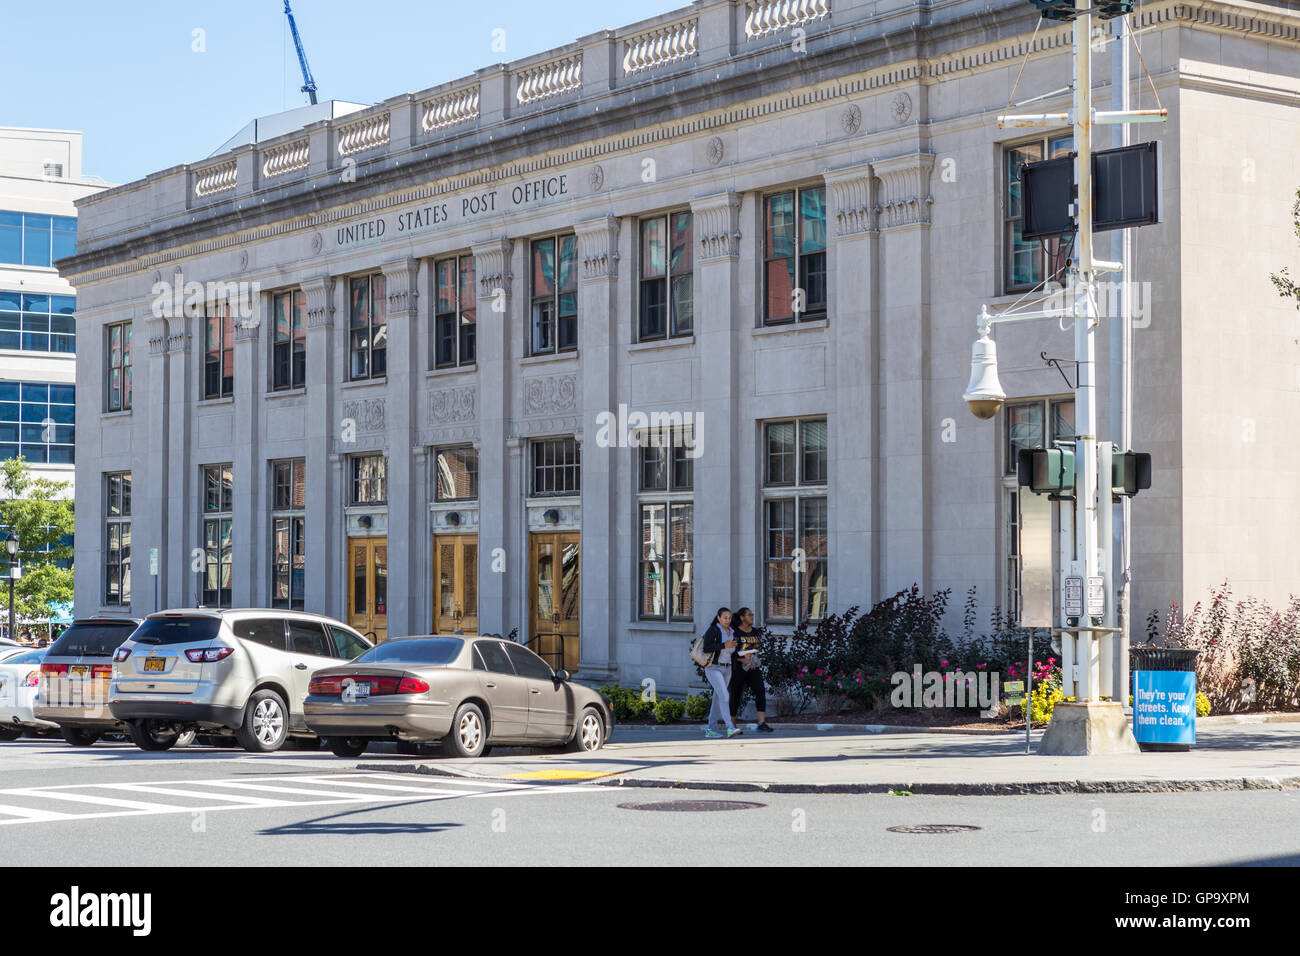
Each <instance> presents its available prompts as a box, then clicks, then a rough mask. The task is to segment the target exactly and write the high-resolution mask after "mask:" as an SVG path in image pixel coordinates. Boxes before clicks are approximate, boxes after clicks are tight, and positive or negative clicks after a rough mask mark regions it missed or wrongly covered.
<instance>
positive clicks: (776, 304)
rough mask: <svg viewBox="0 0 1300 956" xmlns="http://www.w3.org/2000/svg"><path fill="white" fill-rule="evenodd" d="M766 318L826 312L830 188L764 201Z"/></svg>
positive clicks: (791, 318) (774, 322)
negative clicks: (827, 224) (827, 223)
mask: <svg viewBox="0 0 1300 956" xmlns="http://www.w3.org/2000/svg"><path fill="white" fill-rule="evenodd" d="M763 222H764V242H763V301H764V309H763V321H764V324H767V325H779V324H781V323H783V322H798V321H802V320H804V319H811V318H825V316H826V187H825V186H814V187H809V188H805V189H792V190H789V191H787V192H782V193H776V194H775V195H772V196H768V197H766V198H765V199H764V200H763Z"/></svg>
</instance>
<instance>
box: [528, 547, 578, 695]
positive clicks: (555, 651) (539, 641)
mask: <svg viewBox="0 0 1300 956" xmlns="http://www.w3.org/2000/svg"><path fill="white" fill-rule="evenodd" d="M547 544H549V545H550V547H551V555H552V556H553V557H554V558H555V559H557V560H556V562H555V564H553V565H552V574H555V573H557V572H556V568H557V567H558V574H559V575H560V578H561V580H559V581H552V591H551V608H552V613H551V614H549V615H546V616H544V617H543V616H542V615H541V613H540V608H539V601H538V597H539V590H540V589H539V584H540V581H539V579H538V573H539V556H540V553H541V549H542V546H543V545H547ZM567 546H572V547H573V548H574V549H575V551H574V558H575V563H576V567H575V568H574V574H575V576H576V580H575V581H574V582H573V584H574V588H573V595H572V607H571V613H570V614H567V615H562V614H561V613H560V611H561V610H562V609H561V608H560V607H559V604H558V602H559V601H560V600H561V599H562V598H563V597H564V586H563V580H562V579H563V574H564V549H565V547H567ZM528 567H529V574H528V623H529V627H528V635H529V641H528V646H529V649H530V650H532V651H533V652H534V653H535V654H537V655H538V656H539V657H541V658H542V659H543V660H544V661H546V663H548V664H550V665H551V667H552V668H554V669H556V670H559V669H560V668H564V669H565V670H567V671H570V672H572V671H575V670H577V669H578V662H579V659H580V650H581V646H580V640H579V634H580V625H581V612H582V551H581V535H580V533H579V532H577V531H534V532H532V533H531V534H529V536H528Z"/></svg>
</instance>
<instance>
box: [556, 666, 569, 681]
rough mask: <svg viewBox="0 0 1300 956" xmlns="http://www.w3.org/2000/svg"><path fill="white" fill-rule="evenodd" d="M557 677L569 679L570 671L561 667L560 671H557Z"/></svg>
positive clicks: (557, 678) (563, 679)
mask: <svg viewBox="0 0 1300 956" xmlns="http://www.w3.org/2000/svg"><path fill="white" fill-rule="evenodd" d="M555 679H556V680H562V681H567V680H568V679H569V672H568V671H566V670H565V669H564V668H560V669H559V670H558V671H556V672H555Z"/></svg>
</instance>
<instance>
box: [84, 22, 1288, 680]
mask: <svg viewBox="0 0 1300 956" xmlns="http://www.w3.org/2000/svg"><path fill="white" fill-rule="evenodd" d="M1134 23H1135V28H1136V29H1138V30H1140V31H1141V32H1140V34H1139V36H1140V39H1141V43H1142V53H1143V56H1142V58H1141V60H1142V62H1144V64H1145V68H1146V69H1147V70H1149V71H1150V75H1151V84H1150V85H1148V84H1147V80H1146V77H1145V75H1144V74H1143V73H1142V72H1141V71H1140V69H1139V67H1138V65H1137V63H1138V58H1135V65H1134V77H1133V78H1134V80H1135V81H1136V80H1138V79H1141V81H1142V87H1141V89H1142V93H1141V94H1140V98H1139V105H1141V106H1144V107H1148V106H1151V105H1154V104H1153V102H1152V97H1153V96H1157V95H1158V97H1159V100H1160V103H1161V104H1162V105H1163V106H1165V107H1167V108H1168V109H1169V111H1170V116H1169V121H1168V123H1167V124H1165V125H1163V126H1161V127H1150V126H1147V127H1142V128H1141V130H1140V134H1139V135H1140V136H1152V137H1154V138H1155V139H1156V140H1157V141H1158V142H1159V152H1160V164H1161V165H1160V169H1161V181H1160V189H1161V193H1160V199H1161V210H1162V215H1161V222H1160V223H1159V224H1157V225H1153V226H1148V227H1146V228H1144V229H1142V230H1141V231H1140V234H1138V235H1137V236H1136V237H1135V268H1134V275H1133V278H1135V279H1136V280H1137V281H1138V282H1139V285H1138V287H1137V298H1138V305H1139V310H1140V313H1139V320H1138V325H1139V331H1137V332H1136V333H1135V367H1136V370H1137V371H1136V376H1135V378H1136V383H1137V387H1136V393H1135V400H1134V406H1135V426H1134V436H1135V437H1134V445H1135V447H1137V448H1141V449H1144V450H1147V451H1150V452H1151V453H1152V454H1153V456H1154V458H1155V462H1156V466H1155V471H1156V479H1155V483H1154V485H1153V487H1152V488H1151V490H1150V491H1147V492H1144V493H1143V494H1142V495H1141V496H1140V497H1139V498H1138V499H1137V501H1136V502H1135V504H1134V506H1133V515H1134V569H1135V590H1134V596H1133V608H1134V614H1135V616H1140V615H1141V614H1143V613H1144V612H1145V611H1146V610H1147V609H1148V608H1152V607H1162V606H1164V605H1166V604H1167V603H1168V602H1169V601H1170V600H1178V601H1182V600H1184V599H1185V598H1194V597H1195V596H1197V595H1198V594H1199V592H1200V591H1201V589H1202V588H1203V587H1205V586H1206V585H1208V584H1211V583H1213V582H1215V581H1218V580H1222V579H1223V578H1225V577H1228V578H1231V579H1232V580H1233V582H1234V585H1235V586H1236V587H1237V589H1238V591H1240V592H1250V593H1256V594H1260V595H1262V596H1265V597H1270V598H1274V599H1276V598H1277V597H1279V596H1281V595H1284V594H1285V593H1286V592H1287V591H1288V590H1289V589H1293V588H1294V582H1295V581H1296V580H1297V571H1300V561H1298V560H1297V557H1296V554H1295V549H1294V548H1293V547H1292V540H1293V538H1294V533H1295V529H1296V519H1297V515H1300V507H1298V506H1297V504H1296V502H1295V499H1294V496H1293V494H1292V491H1291V488H1292V487H1293V484H1294V480H1295V478H1296V472H1297V465H1298V464H1300V455H1298V454H1297V451H1296V447H1295V445H1294V443H1290V442H1288V441H1287V439H1288V437H1289V433H1290V431H1291V429H1290V428H1289V425H1290V424H1291V423H1293V422H1295V421H1297V420H1300V394H1298V392H1297V387H1298V385H1300V377H1298V376H1297V368H1300V351H1298V349H1297V345H1296V340H1295V338H1294V330H1293V323H1294V322H1295V315H1294V313H1293V311H1292V310H1291V308H1290V307H1289V306H1288V305H1287V304H1286V303H1284V302H1282V301H1281V300H1279V299H1278V298H1277V296H1276V294H1275V293H1274V291H1273V290H1272V288H1271V286H1270V284H1269V281H1268V274H1269V272H1270V271H1276V270H1277V269H1278V268H1280V267H1282V266H1285V265H1288V264H1290V265H1291V266H1292V267H1293V268H1294V267H1295V266H1296V264H1297V255H1296V246H1295V245H1294V243H1293V240H1292V237H1291V234H1290V216H1289V210H1290V205H1291V197H1292V196H1293V194H1294V192H1295V190H1296V188H1297V186H1300V161H1298V160H1297V156H1298V155H1300V152H1298V151H1297V149H1296V147H1297V145H1300V143H1298V141H1297V129H1298V128H1300V127H1298V124H1300V80H1297V77H1300V16H1297V14H1296V13H1295V12H1294V11H1292V10H1290V9H1288V8H1287V5H1285V4H1280V3H1236V2H1234V3H1215V2H1200V3H1198V2H1192V3H1169V2H1148V3H1146V4H1144V5H1143V6H1142V8H1141V11H1140V13H1139V14H1138V15H1136V16H1135V18H1134ZM1036 26H1038V21H1037V15H1036V14H1035V13H1034V12H1033V10H1032V8H1031V7H1030V6H1029V5H1028V4H1026V3H1023V2H1018V0H1017V2H1012V0H994V2H992V3H990V2H987V0H981V2H979V3H976V2H973V0H972V2H966V0H955V2H952V3H947V4H942V5H937V4H931V3H917V2H903V0H879V2H875V0H795V2H787V0H780V2H768V0H749V2H739V0H700V2H697V3H695V4H693V5H691V6H690V7H687V8H684V9H680V10H676V11H673V12H671V13H667V14H665V15H663V16H661V17H657V18H654V19H652V20H649V21H645V22H642V23H639V24H635V25H633V26H631V27H627V28H624V29H620V30H615V31H606V32H602V33H598V34H594V35H592V36H588V37H584V38H582V39H580V40H578V41H576V42H574V43H572V44H570V45H568V46H566V47H564V48H562V49H557V50H551V51H548V52H546V53H544V54H540V55H538V56H533V57H529V58H527V59H524V60H520V61H516V62H513V63H508V64H499V65H496V66H491V67H487V68H484V69H482V70H479V71H478V72H477V73H476V74H475V75H473V76H471V77H466V78H463V79H459V80H455V81H452V82H449V83H444V84H442V85H441V86H437V87H434V88H431V89H428V90H424V91H422V92H420V93H416V94H404V95H401V96H397V97H394V98H392V99H390V100H387V101H385V102H384V103H381V104H379V105H377V106H374V107H368V108H365V109H362V110H359V111H356V112H351V113H348V114H347V115H343V116H336V117H333V118H329V119H324V120H320V121H318V122H313V123H310V124H308V125H307V126H305V127H303V128H301V129H298V130H295V131H293V132H289V133H285V134H283V135H280V136H277V137H276V138H274V139H270V140H261V141H255V142H251V143H246V144H243V145H239V146H237V147H235V148H234V149H233V150H231V151H230V152H227V153H223V154H220V155H218V156H215V157H212V158H209V159H207V160H204V161H202V162H199V163H194V164H188V165H183V166H177V167H174V168H171V169H166V170H163V171H161V172H158V173H155V174H153V175H151V176H149V177H147V178H146V179H143V180H140V181H138V182H134V183H130V184H127V185H124V186H121V187H117V188H115V189H112V190H108V191H106V192H104V193H101V194H98V195H96V196H93V197H90V198H87V199H85V200H83V201H82V202H81V203H80V206H79V209H80V215H81V233H80V236H79V243H78V249H77V253H76V255H75V256H74V257H71V258H69V259H67V260H65V261H63V262H62V263H61V268H62V270H63V272H64V274H65V275H66V276H67V277H68V278H69V279H70V280H71V281H73V282H75V283H76V285H77V287H78V289H79V290H80V296H81V302H80V307H79V309H78V312H77V326H78V327H77V332H78V336H79V338H80V345H79V348H78V351H77V361H78V381H80V382H81V383H82V388H81V389H80V390H79V391H78V395H77V403H78V404H77V424H78V429H79V436H78V439H79V440H78V449H77V469H78V487H79V488H80V489H81V494H80V496H79V499H78V502H77V552H76V574H77V579H76V588H77V601H78V608H83V607H84V608H95V609H97V610H100V611H103V612H114V611H120V612H123V613H126V612H128V611H129V612H131V613H135V614H140V613H144V612H147V611H151V610H153V609H154V608H155V607H156V606H177V605H193V604H198V603H208V604H221V605H235V606H239V605H275V606H288V607H304V608H307V609H309V610H315V611H321V612H325V613H329V614H332V615H336V616H338V617H341V618H345V619H349V620H351V621H352V622H353V623H355V624H356V625H357V626H358V627H360V628H361V629H362V630H366V631H373V632H375V634H376V636H384V635H401V634H409V633H423V632H429V631H433V630H437V631H441V632H450V631H453V630H455V629H457V628H460V629H463V630H464V631H466V632H472V631H482V632H500V633H506V632H509V631H511V630H512V629H515V628H517V629H518V632H519V636H520V638H521V639H523V640H528V641H529V642H530V643H531V644H532V646H533V647H534V648H535V649H537V650H539V651H540V652H541V653H543V654H544V655H546V656H548V657H549V658H550V659H551V660H552V661H553V662H554V663H556V664H557V665H558V664H561V663H563V664H564V665H565V666H567V667H569V668H570V669H571V670H576V671H578V672H579V674H580V675H582V676H584V677H587V678H592V679H597V678H601V677H605V676H612V675H614V676H618V677H619V678H621V679H622V680H624V681H628V682H633V681H638V680H640V679H641V678H644V677H652V678H655V679H656V681H657V682H658V684H659V687H660V689H661V690H670V691H671V690H676V689H682V688H684V687H686V686H687V684H688V683H690V682H692V681H693V680H694V676H693V668H692V666H691V664H690V662H689V659H688V657H687V653H686V650H687V646H688V641H689V639H690V637H691V636H693V635H695V634H697V633H699V632H700V630H701V629H702V628H703V627H704V625H705V624H706V623H707V621H708V620H709V618H710V617H711V616H712V613H713V611H714V609H715V608H717V607H718V606H720V605H729V606H732V607H735V606H736V605H737V604H746V605H750V606H752V607H754V608H755V609H756V612H757V618H758V620H759V621H760V622H761V623H765V624H767V625H768V626H769V627H773V628H776V629H781V628H789V627H793V626H794V625H795V624H797V623H798V622H799V621H801V620H808V621H815V620H817V619H818V618H819V617H821V616H822V615H824V614H826V613H829V612H831V611H842V610H844V609H845V608H847V607H849V606H851V605H855V604H857V605H866V604H868V603H869V602H871V601H873V600H878V599H881V598H882V597H885V596H888V595H889V594H892V593H894V592H895V591H897V590H900V589H903V588H906V587H909V586H910V585H912V584H913V583H915V584H917V585H919V586H920V587H922V588H923V589H926V590H928V591H929V590H935V589H939V588H952V589H954V591H956V592H957V593H958V594H960V593H961V592H963V591H965V590H966V589H967V588H968V587H971V586H975V587H976V588H977V594H978V596H979V599H980V601H981V604H982V606H983V609H984V610H985V611H988V610H990V609H991V608H992V607H994V606H995V605H997V606H1000V607H1003V608H1005V609H1009V610H1010V611H1011V612H1012V613H1013V615H1015V614H1018V613H1020V612H1019V608H1020V606H1021V605H1023V604H1024V602H1025V601H1026V600H1027V597H1026V594H1025V579H1026V576H1027V574H1029V573H1030V570H1031V569H1035V570H1036V569H1037V568H1038V567H1039V565H1038V564H1037V563H1036V562H1039V561H1040V559H1042V558H1043V557H1044V556H1046V560H1047V561H1048V563H1049V566H1050V553H1051V534H1052V529H1051V527H1050V515H1045V514H1044V513H1042V511H1041V509H1040V508H1039V507H1037V506H1038V502H1032V503H1031V502H1021V501H1020V500H1019V496H1018V495H1017V490H1016V488H1015V487H1014V481H1013V480H1011V479H1009V478H1008V475H1009V474H1010V471H1009V469H1010V468H1012V467H1014V452H1015V450H1016V448H1017V447H1022V446H1033V445H1036V444H1039V443H1041V442H1043V441H1047V440H1050V439H1052V438H1054V437H1061V436H1068V435H1069V434H1071V433H1072V421H1073V418H1072V405H1071V404H1070V401H1069V393H1070V389H1069V387H1068V386H1067V385H1066V384H1065V383H1064V382H1063V381H1062V379H1061V376H1060V375H1059V374H1058V372H1057V371H1056V370H1055V369H1053V368H1050V367H1047V366H1046V365H1045V363H1044V362H1043V360H1042V359H1041V358H1040V353H1041V352H1046V353H1048V354H1049V355H1058V356H1059V355H1068V354H1069V352H1070V349H1071V336H1070V335H1069V334H1068V333H1063V332H1061V331H1060V330H1059V329H1057V328H1056V327H1055V326H1051V327H1047V325H1048V324H1042V323H1040V324H1038V325H1025V326H1020V327H1017V328H1015V329H1013V330H1010V331H1011V332H1014V334H1010V333H1001V332H1000V333H999V336H998V338H999V344H1000V346H1001V348H1000V357H1001V361H1002V381H1003V384H1004V385H1005V386H1006V388H1007V390H1008V393H1009V394H1011V395H1013V396H1015V398H1013V399H1010V400H1009V401H1008V405H1007V407H1006V409H1005V410H1004V411H1003V412H1002V413H1000V414H999V415H998V416H997V418H996V419H994V421H993V422H991V423H981V422H977V421H976V420H975V419H974V418H972V417H970V415H969V413H968V412H967V410H966V409H965V406H964V404H963V403H962V400H961V394H962V392H963V390H964V387H965V385H966V379H967V377H968V374H969V368H970V345H971V342H972V340H973V339H974V337H975V331H974V329H975V317H976V315H977V313H978V311H979V308H980V306H981V305H983V304H984V303H989V304H991V305H992V306H994V307H996V308H1006V307H1008V306H1010V305H1012V304H1013V303H1017V302H1020V301H1022V300H1025V301H1032V300H1033V298H1034V297H1035V296H1036V295H1040V294H1041V292H1042V283H1043V282H1044V281H1045V280H1049V279H1051V278H1052V275H1053V274H1054V272H1055V271H1057V270H1059V268H1060V267H1061V264H1062V258H1063V252H1062V250H1061V249H1059V247H1056V246H1053V245H1048V246H1047V247H1045V248H1044V247H1040V245H1039V244H1037V243H1026V242H1024V241H1023V240H1021V239H1020V238H1019V228H1020V227H1019V219H1018V217H1019V216H1020V208H1019V195H1018V189H1017V187H1016V183H1015V175H1014V171H1015V170H1016V169H1017V168H1018V165H1019V163H1021V162H1023V161H1026V160H1030V159H1034V158H1042V157H1046V156H1050V155H1053V154H1055V153H1057V152H1059V151H1061V150H1068V148H1069V143H1068V137H1069V130H1068V129H1062V130H1059V131H1043V132H1037V133H1035V132H1033V131H1028V133H1027V132H1026V131H1025V130H999V129H998V128H997V126H996V124H995V122H994V116H995V115H996V114H997V113H998V112H1000V111H1001V110H1002V109H1003V108H1004V107H1005V105H1006V102H1007V95H1008V92H1009V91H1010V90H1011V89H1012V85H1013V81H1014V80H1015V78H1016V74H1017V72H1018V70H1019V69H1020V66H1021V61H1022V59H1023V58H1024V57H1025V55H1026V54H1027V53H1030V52H1032V53H1033V56H1032V59H1031V60H1030V62H1029V64H1028V66H1027V67H1026V69H1025V70H1024V75H1023V77H1022V78H1021V80H1020V86H1019V93H1018V97H1019V98H1021V99H1024V98H1028V97H1030V96H1039V95H1041V94H1051V95H1049V96H1048V97H1047V98H1046V99H1042V100H1040V101H1039V102H1040V103H1041V107H1038V108H1041V109H1043V110H1053V109H1059V110H1061V111H1064V110H1065V109H1067V108H1068V105H1069V103H1068V97H1069V93H1068V91H1066V90H1063V89H1062V88H1063V87H1065V86H1066V84H1067V83H1068V79H1069V76H1070V63H1069V50H1070V28H1069V26H1068V25H1056V24H1053V23H1050V22H1044V23H1043V24H1042V26H1041V28H1039V29H1038V32H1037V34H1036V35H1035V28H1036ZM1031 38H1032V40H1031ZM1107 55H1108V54H1107V53H1106V52H1105V51H1102V52H1099V53H1098V54H1097V56H1098V58H1099V60H1100V58H1102V57H1105V56H1107ZM1096 73H1097V75H1098V77H1099V78H1104V77H1105V76H1106V75H1107V72H1106V71H1105V70H1103V69H1098V70H1097V71H1096ZM1053 91H1055V92H1053ZM1153 91H1154V92H1153ZM1106 93H1107V86H1106V84H1105V83H1104V82H1102V83H1101V84H1100V85H1099V86H1098V89H1097V95H1098V96H1099V97H1104V96H1105V95H1106ZM1036 289H1037V290H1038V291H1037V292H1036V291H1035V290H1036ZM1103 338H1104V336H1103ZM128 339H129V340H133V341H134V342H136V343H137V344H138V345H139V348H138V349H136V353H135V357H136V358H139V362H138V363H134V364H135V365H136V366H138V367H135V368H134V369H133V370H132V373H133V374H132V375H131V376H130V378H131V379H132V380H133V382H134V388H133V392H132V395H131V398H130V400H129V401H124V400H122V399H121V398H120V397H118V398H117V399H116V401H115V396H120V393H119V392H117V391H115V390H114V387H113V384H112V383H113V382H115V381H118V380H120V377H121V376H120V372H121V369H120V367H119V366H120V362H121V358H120V356H121V354H122V353H121V351H120V349H119V348H116V347H115V345H114V343H120V342H122V341H125V340H128ZM146 344H147V349H146V348H145V346H146ZM1099 360H1100V365H1101V368H1102V369H1103V375H1102V381H1103V384H1104V383H1105V373H1104V369H1106V367H1107V362H1108V356H1107V355H1106V350H1105V349H1104V348H1103V349H1102V354H1101V355H1100V356H1099ZM1103 391H1104V390H1103ZM1101 420H1102V421H1105V420H1106V411H1105V408H1104V407H1103V410H1102V417H1101ZM1103 437H1107V436H1106V435H1105V434H1104V433H1103ZM127 540H129V541H130V542H131V547H130V548H129V549H127V548H124V547H123V546H122V542H123V541H127ZM155 548H156V549H157V551H158V562H157V576H156V579H155V578H154V577H153V576H152V575H151V574H150V570H151V569H150V563H149V552H150V550H151V549H155ZM1031 577H1032V575H1031ZM155 586H156V590H157V598H155ZM954 603H957V604H959V603H960V601H956V602H954Z"/></svg>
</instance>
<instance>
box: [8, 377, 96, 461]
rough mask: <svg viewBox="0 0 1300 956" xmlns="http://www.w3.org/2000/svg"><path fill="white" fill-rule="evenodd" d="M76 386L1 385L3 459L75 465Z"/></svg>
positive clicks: (43, 383) (40, 383) (39, 383)
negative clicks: (22, 458)
mask: <svg viewBox="0 0 1300 956" xmlns="http://www.w3.org/2000/svg"><path fill="white" fill-rule="evenodd" d="M76 414H77V393H76V387H75V386H74V385H71V384H67V385H64V384H59V383H49V382H0V459H7V458H15V457H17V456H18V455H22V456H23V457H24V458H26V459H27V461H28V463H33V462H41V463H43V464H52V465H71V464H74V463H75V455H74V451H75V448H76V438H77V436H76V425H75V420H76Z"/></svg>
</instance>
